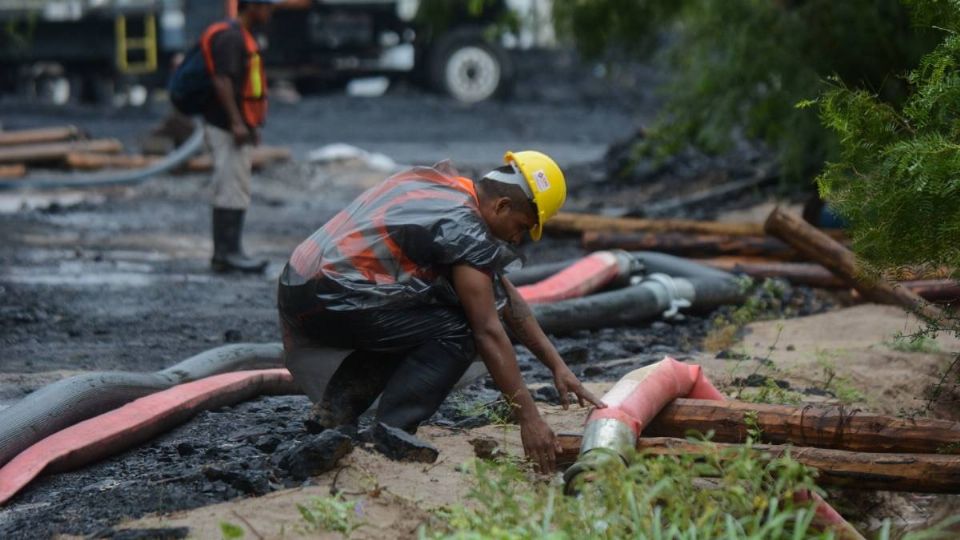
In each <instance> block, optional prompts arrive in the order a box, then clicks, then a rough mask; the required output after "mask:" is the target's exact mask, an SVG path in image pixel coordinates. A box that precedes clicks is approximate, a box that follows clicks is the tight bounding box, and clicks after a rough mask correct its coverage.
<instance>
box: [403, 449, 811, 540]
mask: <svg viewBox="0 0 960 540" xmlns="http://www.w3.org/2000/svg"><path fill="white" fill-rule="evenodd" d="M699 444H702V445H703V446H702V452H697V454H698V455H697V456H693V455H683V456H633V457H632V459H631V460H630V462H631V465H630V466H629V467H626V468H624V467H623V466H622V465H621V464H619V463H611V466H609V467H606V468H602V469H600V470H598V471H596V474H595V475H594V477H593V480H592V481H591V482H589V483H583V484H580V485H579V486H578V487H579V491H580V493H579V495H577V496H565V495H563V492H562V486H561V485H560V484H559V483H557V482H553V483H550V484H544V483H538V482H536V481H535V479H534V478H532V477H531V476H530V475H529V473H528V472H527V471H526V470H524V469H522V468H519V467H517V466H516V465H514V464H511V463H489V462H482V461H479V460H478V461H475V462H474V465H473V466H474V478H473V481H474V485H473V488H472V489H471V491H470V494H469V495H468V497H469V499H470V502H469V503H467V504H464V505H457V506H454V507H452V508H448V509H446V510H444V511H442V512H440V514H439V518H440V521H441V522H442V523H443V525H441V526H439V527H434V528H433V530H421V533H420V537H421V538H423V539H427V538H430V539H439V538H450V539H468V538H470V539H473V538H477V539H479V538H500V539H508V538H509V539H527V538H529V539H533V538H550V539H573V538H577V539H580V538H584V539H592V538H597V539H600V538H603V539H609V538H651V539H652V538H664V539H667V538H669V539H694V538H696V539H705V538H764V539H766V538H770V539H781V538H782V539H808V538H829V535H828V534H823V533H819V532H817V531H815V530H813V529H812V527H811V523H812V520H813V512H812V508H811V507H810V503H800V502H795V501H794V500H793V494H794V493H796V492H797V491H801V490H816V487H815V486H814V483H813V477H812V475H811V473H810V471H809V470H808V469H807V468H806V467H804V466H803V465H801V464H799V463H797V462H796V461H794V460H793V459H791V458H790V457H789V456H784V457H778V458H770V457H767V456H764V455H762V454H761V453H760V452H756V451H754V450H753V449H752V448H751V447H750V446H749V445H745V446H743V447H741V448H739V449H721V448H719V447H717V446H716V445H714V444H713V443H710V442H706V441H704V442H700V443H699ZM700 478H709V479H710V483H709V484H704V483H703V482H702V481H700V480H698V479H700Z"/></svg>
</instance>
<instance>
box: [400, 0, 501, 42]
mask: <svg viewBox="0 0 960 540" xmlns="http://www.w3.org/2000/svg"><path fill="white" fill-rule="evenodd" d="M501 6H502V3H501V0H454V1H451V0H422V1H421V2H420V3H419V5H418V7H417V14H416V22H417V23H419V24H420V25H421V29H422V30H424V31H426V32H428V33H429V34H431V35H433V36H439V35H441V34H442V33H443V32H445V31H446V30H447V29H449V28H452V27H454V26H457V25H462V24H464V23H465V22H467V21H472V22H473V23H474V24H477V25H480V26H484V27H487V29H488V30H492V31H491V32H490V33H489V35H488V38H490V39H493V37H494V36H496V35H497V34H498V33H500V32H504V31H516V30H517V29H518V28H519V21H518V20H517V18H516V16H515V15H514V14H513V12H511V11H509V10H502V9H501Z"/></svg>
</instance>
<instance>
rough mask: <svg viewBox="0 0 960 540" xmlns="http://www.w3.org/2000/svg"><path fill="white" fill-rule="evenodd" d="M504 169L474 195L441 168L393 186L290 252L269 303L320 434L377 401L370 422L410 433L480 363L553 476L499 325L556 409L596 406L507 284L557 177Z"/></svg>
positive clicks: (537, 159) (547, 440) (519, 167)
mask: <svg viewBox="0 0 960 540" xmlns="http://www.w3.org/2000/svg"><path fill="white" fill-rule="evenodd" d="M505 159H506V165H505V166H503V167H500V168H498V169H495V170H493V171H491V172H489V173H487V174H486V175H485V176H484V177H483V178H482V179H480V180H479V181H478V182H474V181H473V180H470V179H468V178H464V177H462V176H459V175H458V174H457V173H456V171H454V170H452V168H450V167H449V165H448V164H445V163H443V164H438V165H435V166H434V167H432V168H428V167H418V168H414V169H411V170H408V171H405V172H402V173H399V174H397V175H395V176H393V177H391V178H389V179H387V180H386V181H384V182H383V183H381V184H380V185H378V186H376V187H374V188H371V189H370V190H368V191H366V192H365V193H363V194H362V195H360V197H358V198H357V199H356V200H355V201H353V202H352V203H351V204H350V205H349V206H347V207H346V208H345V209H344V210H343V211H342V212H340V213H339V214H337V215H336V216H334V218H333V219H331V220H330V221H329V222H327V223H326V224H325V225H324V226H323V227H321V228H320V229H319V230H317V231H316V232H315V233H313V235H312V236H310V237H309V238H308V239H307V240H306V241H304V242H303V243H301V244H300V245H299V246H298V247H297V248H296V250H295V251H294V252H293V255H292V256H291V258H290V261H289V262H288V264H287V265H286V267H285V268H284V269H283V273H282V274H281V276H280V284H279V292H278V304H279V309H280V320H281V325H282V327H283V334H284V348H285V355H286V363H287V367H288V368H289V369H290V372H291V373H292V374H293V376H294V378H295V379H296V380H297V382H298V383H299V384H300V385H301V387H303V389H304V391H305V392H306V393H307V395H308V396H310V398H311V399H312V400H313V401H314V403H315V406H314V412H313V416H314V417H313V422H314V423H315V424H318V425H319V427H322V428H333V427H338V426H342V425H349V424H355V423H356V421H357V418H358V417H359V416H360V415H361V414H363V413H364V412H365V411H366V410H367V409H368V408H369V407H370V405H371V404H372V403H373V402H374V400H375V399H376V398H377V397H378V396H379V397H380V404H379V407H378V409H377V413H376V420H377V421H378V422H383V423H385V424H387V425H390V426H393V427H397V428H401V429H404V430H406V431H408V432H410V433H413V432H415V431H416V429H417V427H418V426H419V425H420V423H421V422H423V421H425V420H427V419H428V418H430V416H432V415H433V413H434V412H436V410H437V409H438V408H439V407H440V404H441V403H442V402H443V400H444V398H446V397H447V394H449V393H450V391H451V390H452V389H453V388H454V385H455V384H456V382H457V381H458V380H459V379H460V378H461V376H463V374H464V373H465V372H466V370H467V368H468V367H469V366H470V364H471V362H472V361H473V360H474V358H475V356H476V354H477V353H478V352H479V354H480V357H481V358H482V359H483V362H484V363H485V364H486V367H487V369H488V370H489V372H490V374H491V375H492V376H493V380H494V382H495V383H496V384H497V386H498V387H499V388H500V390H501V391H502V392H503V393H504V395H505V396H506V397H507V398H508V399H509V400H511V402H512V403H513V404H514V405H515V407H516V416H517V418H518V420H519V423H520V433H521V438H522V441H523V448H524V451H525V452H526V454H527V457H528V458H529V459H531V460H532V461H533V462H534V463H536V464H537V465H538V466H539V467H540V469H541V470H543V471H552V470H554V468H555V457H556V452H557V451H558V450H559V448H558V443H557V440H556V437H555V436H554V433H553V431H552V430H551V429H550V427H549V426H548V425H547V424H546V422H544V420H543V419H542V418H541V417H540V413H539V412H538V411H537V407H536V405H535V404H534V401H533V398H531V396H530V393H529V391H528V390H527V388H526V386H525V385H524V382H523V378H522V377H521V375H520V369H519V367H518V366H517V358H516V354H515V352H514V349H513V345H512V344H511V341H510V338H509V337H508V336H507V331H506V329H505V328H504V326H506V328H508V329H509V330H510V331H511V332H512V333H513V335H514V336H515V337H516V339H517V340H518V341H520V342H521V343H522V344H523V345H525V346H526V347H527V348H528V349H530V351H531V352H532V353H533V354H534V355H536V357H537V358H538V359H539V360H540V361H541V362H543V364H544V365H545V366H547V367H548V368H550V370H551V371H552V372H553V376H554V383H555V384H556V387H557V391H558V392H559V394H560V396H561V399H562V400H563V403H564V406H566V403H567V398H568V394H569V393H572V394H574V395H576V397H577V400H578V401H579V403H580V405H581V406H584V405H585V404H586V403H587V402H589V403H591V404H593V405H596V406H598V407H602V406H603V405H602V404H601V402H600V401H599V400H598V399H597V398H596V397H594V396H593V395H592V394H591V393H590V392H589V391H587V390H586V389H585V388H584V387H583V385H582V384H581V383H580V381H579V380H577V377H576V376H575V375H574V374H573V372H571V371H570V369H569V368H568V367H567V366H566V364H565V363H564V361H563V359H562V358H561V357H560V355H559V354H558V353H557V350H556V348H554V346H553V345H552V344H551V343H550V341H549V339H548V338H547V337H546V335H545V334H544V333H543V330H542V329H541V328H540V325H539V324H538V323H537V321H536V319H535V318H534V317H533V314H532V312H531V310H530V308H529V307H528V305H527V303H526V302H525V301H524V300H523V298H521V297H520V295H519V294H518V293H517V289H516V288H515V287H514V286H513V285H512V284H511V283H510V281H509V280H508V279H507V278H506V277H505V276H504V271H505V268H506V267H507V265H508V264H510V263H513V262H514V261H517V259H518V257H517V255H516V253H515V252H514V250H513V249H512V247H511V244H512V245H517V244H519V243H520V242H521V240H522V239H523V238H524V236H525V235H526V234H527V233H528V231H529V234H530V236H531V237H532V238H533V239H534V240H539V239H540V235H541V232H542V228H543V223H544V222H545V221H546V220H547V219H549V218H550V217H552V216H553V215H554V214H556V213H557V211H558V210H559V209H560V207H561V206H562V205H563V201H564V199H565V198H566V183H565V180H564V177H563V173H562V172H561V171H560V168H559V167H557V165H556V163H554V161H553V160H552V159H550V158H549V157H547V156H545V155H543V154H541V153H539V152H534V151H525V152H516V153H509V152H508V153H507V154H506V158H505ZM501 317H502V321H501ZM341 360H342V362H341Z"/></svg>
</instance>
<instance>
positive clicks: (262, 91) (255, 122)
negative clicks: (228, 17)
mask: <svg viewBox="0 0 960 540" xmlns="http://www.w3.org/2000/svg"><path fill="white" fill-rule="evenodd" d="M233 25H237V26H238V27H239V28H240V31H241V32H242V33H243V42H244V48H245V49H246V53H247V67H246V75H245V77H244V78H245V79H246V82H245V83H244V85H243V93H242V94H241V98H242V106H241V110H240V112H241V114H243V119H244V121H246V123H247V125H249V126H251V127H259V126H262V125H263V123H264V121H265V120H266V119H267V76H266V74H265V73H264V71H263V61H262V60H261V59H260V46H259V45H257V40H256V39H255V38H254V37H253V35H251V34H250V32H248V31H247V29H246V28H244V27H243V26H241V25H240V24H239V23H237V21H235V20H234V21H221V22H218V23H214V24H212V25H210V26H209V27H208V28H207V29H206V30H205V31H204V32H203V36H201V38H200V48H201V50H203V59H204V62H205V63H206V65H207V73H209V74H210V76H211V77H213V74H214V64H213V47H212V44H213V36H215V35H216V34H218V33H220V32H222V31H224V30H228V29H230V28H231V27H232V26H233Z"/></svg>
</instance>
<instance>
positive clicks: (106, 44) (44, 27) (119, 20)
mask: <svg viewBox="0 0 960 540" xmlns="http://www.w3.org/2000/svg"><path fill="white" fill-rule="evenodd" d="M232 1H233V0H226V1H225V2H219V1H211V0H52V1H51V0H46V1H45V0H0V91H2V92H4V93H19V94H21V95H25V96H28V97H30V98H34V99H38V100H42V101H46V102H53V103H67V102H71V101H73V102H91V103H97V102H105V101H113V102H115V103H119V104H132V105H139V104H142V103H144V102H145V101H146V100H147V98H148V97H149V94H150V92H151V91H153V90H156V89H162V88H163V87H164V86H165V83H166V81H167V77H168V75H169V73H170V69H171V66H172V65H173V63H174V61H175V59H176V58H177V55H179V54H182V53H183V52H184V51H185V50H186V49H188V48H189V47H191V46H192V45H193V44H194V43H195V42H196V40H197V38H198V37H199V35H200V33H201V32H202V31H203V29H204V28H205V27H206V26H207V25H208V24H210V23H211V22H213V21H216V20H218V19H221V18H223V17H224V16H225V13H229V12H230V11H231V10H233V9H235V6H232V5H231V2H232ZM549 14H550V2H549V0H287V1H285V2H283V3H282V4H281V5H280V6H279V9H278V10H277V12H276V14H275V16H274V21H273V23H272V24H271V25H270V27H269V28H268V29H265V31H264V33H263V34H261V35H259V36H258V38H259V39H260V40H261V41H262V45H263V46H264V48H265V52H264V56H265V59H266V64H267V66H268V71H269V73H268V74H269V76H271V78H272V80H274V81H278V82H279V81H286V82H289V83H292V84H293V85H295V86H296V88H297V89H298V90H299V91H300V92H312V91H316V90H321V89H327V88H335V87H337V86H339V85H342V84H345V83H346V82H347V81H349V80H351V79H353V78H358V77H370V76H377V77H387V78H389V79H390V80H396V79H405V80H409V81H412V82H415V83H417V84H420V85H423V86H426V87H429V88H432V89H434V90H436V91H439V92H444V93H447V94H449V95H450V96H452V97H454V98H456V99H458V100H460V101H464V102H476V101H483V100H485V99H490V98H493V97H500V96H505V95H507V94H509V91H510V88H511V83H512V81H513V78H514V68H513V63H512V62H511V58H510V54H509V52H508V51H509V49H514V48H531V47H540V46H549V45H552V43H553V31H552V28H551V27H550V24H549V20H550V17H549Z"/></svg>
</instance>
